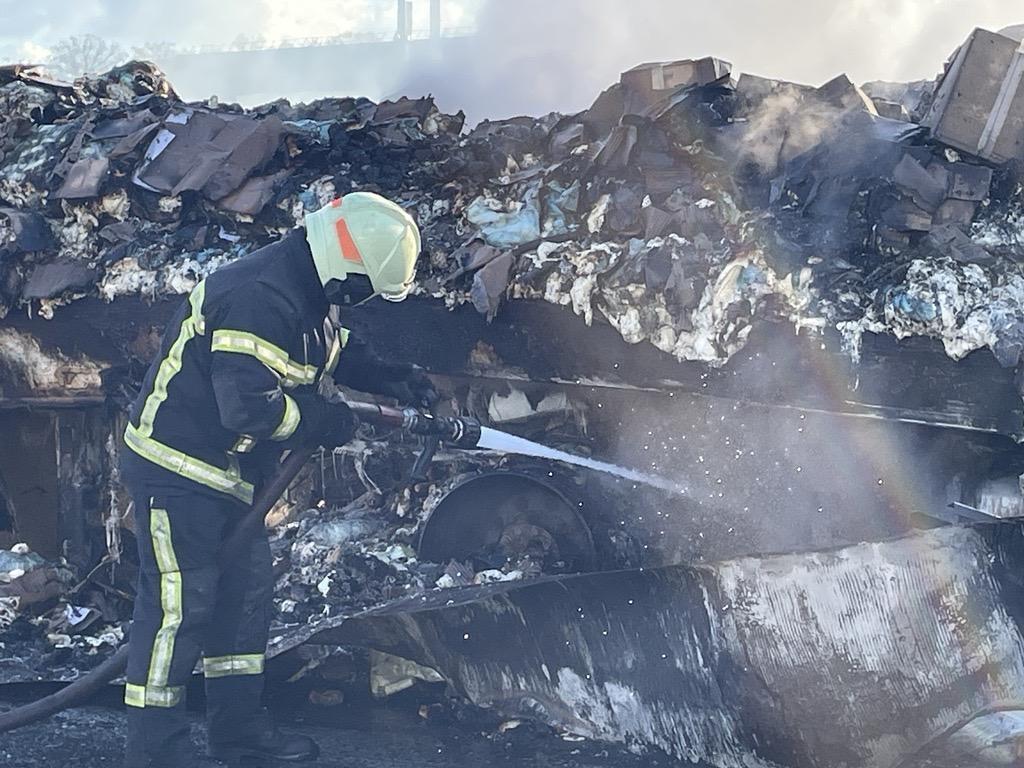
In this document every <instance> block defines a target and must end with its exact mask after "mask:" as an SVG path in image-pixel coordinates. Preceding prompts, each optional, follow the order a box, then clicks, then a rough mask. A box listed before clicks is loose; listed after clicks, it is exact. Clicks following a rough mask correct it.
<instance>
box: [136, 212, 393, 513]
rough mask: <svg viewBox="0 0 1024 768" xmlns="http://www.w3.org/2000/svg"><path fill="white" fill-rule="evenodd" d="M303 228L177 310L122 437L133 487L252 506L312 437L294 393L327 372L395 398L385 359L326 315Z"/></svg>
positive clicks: (207, 283) (310, 387)
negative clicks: (266, 479) (291, 450)
mask: <svg viewBox="0 0 1024 768" xmlns="http://www.w3.org/2000/svg"><path fill="white" fill-rule="evenodd" d="M329 310H330V305H329V304H328V302H327V299H326V298H325V296H324V290H323V287H322V285H321V283H320V280H319V278H318V276H317V272H316V267H315V265H314V263H313V259H312V255H311V253H310V250H309V245H308V244H307V241H306V237H305V231H304V230H302V229H298V230H295V231H293V232H292V233H290V234H289V235H287V236H286V237H284V238H282V239H281V240H280V241H278V242H276V243H273V244H271V245H268V246H266V247H264V248H262V249H260V250H259V251H256V252H255V253H253V254H252V255H250V256H248V257H246V258H244V259H240V260H239V261H237V262H235V263H234V264H231V265H229V266H227V267H224V268H222V269H220V270H218V271H217V272H216V273H214V274H213V275H211V276H210V277H208V278H207V279H205V280H204V281H202V282H201V283H199V284H198V285H197V286H196V287H195V288H194V289H193V290H192V292H191V294H190V295H189V298H188V301H186V302H185V303H184V304H183V305H182V307H181V308H180V309H179V310H178V312H177V314H175V316H174V318H173V319H172V321H171V322H170V324H169V326H168V328H167V331H166V333H165V335H164V341H163V345H162V347H161V351H160V354H159V355H158V357H157V359H156V360H155V362H154V363H153V365H152V366H151V367H150V369H149V372H148V373H147V375H146V378H145V381H144V383H143V387H142V391H141V393H140V395H139V397H138V398H137V399H136V401H135V403H134V405H133V407H132V410H131V413H130V417H129V424H128V426H127V429H126V430H125V435H124V441H125V444H126V446H127V448H128V449H130V450H129V451H125V452H124V454H123V456H124V458H123V460H122V473H123V477H124V480H125V481H126V483H127V484H128V485H129V487H134V488H139V487H143V486H145V487H149V488H154V487H155V488H183V489H185V490H191V491H200V492H206V493H211V494H216V495H218V496H222V497H223V496H229V497H232V498H234V499H237V500H239V501H241V502H243V503H246V504H249V503H251V502H252V499H253V495H254V493H255V489H256V488H257V487H258V486H259V484H260V482H261V481H262V479H263V476H264V474H265V471H266V470H265V468H266V467H268V466H271V465H272V463H273V462H274V461H275V460H276V459H278V458H280V455H281V452H282V451H283V450H284V449H285V448H288V447H289V446H290V445H292V444H294V443H295V442H296V441H298V440H300V439H301V438H302V435H303V422H302V413H301V410H300V407H299V405H298V402H297V400H301V399H302V398H301V397H298V398H297V397H296V395H297V393H300V392H303V391H304V390H305V391H308V392H312V391H314V390H315V388H316V387H317V386H318V385H319V383H320V382H321V380H322V379H323V378H324V377H332V378H333V379H334V380H335V382H337V383H339V384H342V385H345V386H349V387H353V388H355V389H360V390H363V391H367V392H386V391H387V390H386V385H387V382H388V381H391V380H395V379H398V378H401V376H402V374H403V371H402V370H401V369H402V367H401V366H396V365H391V364H387V363H384V362H383V361H382V360H380V359H379V358H377V357H376V356H375V355H374V354H373V353H372V351H371V350H370V349H369V348H368V347H367V346H366V345H365V344H363V343H360V342H359V341H358V340H357V339H354V338H352V334H350V332H349V331H348V330H346V329H344V328H341V327H340V326H338V325H337V324H336V323H335V322H333V321H332V319H331V318H330V316H329V314H330V313H329Z"/></svg>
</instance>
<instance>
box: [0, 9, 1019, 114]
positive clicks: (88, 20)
mask: <svg viewBox="0 0 1024 768" xmlns="http://www.w3.org/2000/svg"><path fill="white" fill-rule="evenodd" d="M414 7H415V9H416V10H415V14H414V26H415V27H416V28H418V29H425V28H426V27H427V13H428V2H427V0H414ZM444 18H445V25H446V26H447V27H460V28H461V27H471V26H472V27H475V28H477V29H478V34H477V36H476V38H475V40H476V44H475V45H473V46H472V47H469V48H464V49H463V53H462V54H461V55H460V56H457V57H453V58H451V59H450V60H445V61H441V62H437V63H435V64H434V65H433V66H430V67H417V68H416V71H406V72H402V73H401V74H400V75H399V76H395V75H393V74H389V75H388V77H389V79H390V81H389V82H383V81H382V84H381V86H380V88H381V93H377V94H364V95H368V96H371V97H375V98H380V97H382V96H386V95H394V94H396V93H399V92H404V93H408V94H410V95H419V94H421V93H427V92H431V93H434V94H435V95H436V96H437V97H438V99H439V101H440V102H441V105H442V106H443V107H445V108H447V109H457V108H459V107H463V106H466V107H469V108H470V110H471V111H473V112H476V113H478V114H486V115H493V116H495V117H500V116H506V115H510V114H516V113H535V114H536V113H541V112H546V111H551V110H558V111H570V110H575V109H580V108H584V107H586V106H588V105H589V103H590V102H591V101H592V100H593V98H594V96H595V95H596V94H597V93H598V92H599V91H600V90H601V89H602V88H604V87H605V86H607V85H608V84H610V83H611V82H614V81H615V80H616V79H617V77H618V74H619V72H621V71H622V70H624V69H627V68H629V67H630V66H632V65H634V64H636V63H639V62H641V61H651V60H663V59H679V58H691V57H699V56H705V55H716V56H719V57H721V58H725V59H727V60H729V61H731V62H732V63H733V65H734V68H735V69H736V70H737V71H746V72H752V73H756V74H759V75H764V76H769V77H779V78H783V79H788V80H794V81H798V82H805V83H810V84H820V83H822V82H825V81H827V80H829V79H831V78H832V77H833V76H835V75H837V74H839V73H841V72H847V73H848V74H849V75H850V76H851V78H852V79H853V80H855V81H857V82H865V81H868V80H874V79H886V80H913V79H920V78H932V77H934V76H935V75H936V74H938V73H939V72H940V71H941V69H942V65H943V62H944V61H945V59H946V58H947V57H948V56H949V55H950V53H951V52H952V51H953V50H954V49H955V48H956V46H957V45H959V44H960V43H961V42H963V40H964V39H965V38H966V37H967V35H968V34H969V33H970V31H971V29H973V28H974V27H976V26H981V27H986V28H989V29H993V30H999V29H1001V28H1003V27H1006V26H1009V25H1013V24H1020V23H1024V4H1021V2H1020V0H701V1H697V0H444ZM0 19H3V24H2V25H0V59H11V58H21V59H25V58H33V57H35V58H37V59H38V58H39V57H41V56H45V54H46V50H47V47H48V46H50V45H52V44H53V43H54V41H56V40H58V39H60V38H62V37H66V36H69V35H74V34H84V33H91V34H98V35H101V36H103V37H106V38H109V39H112V40H115V41H117V42H119V43H120V44H121V45H122V46H123V47H125V48H126V49H129V50H130V49H131V48H132V47H133V46H137V45H144V44H146V43H159V42H171V43H174V44H176V45H178V46H183V47H193V46H200V45H213V46H225V47H226V46H228V45H230V44H231V43H232V42H233V41H234V40H236V39H238V38H240V37H249V38H251V37H255V36H261V37H263V38H265V39H267V40H282V39H294V38H301V37H307V36H329V35H340V34H345V33H353V32H378V33H381V34H384V35H390V34H392V33H393V32H394V29H395V2H394V1H393V0H288V1H287V2H281V0H216V1H215V2H210V0H174V2H166V1H163V0H161V1H160V2H155V1H154V0H33V1H32V2H26V1H25V0H0ZM206 95H208V94H202V96H206ZM280 95H282V96H289V95H290V94H280ZM336 95H345V94H336Z"/></svg>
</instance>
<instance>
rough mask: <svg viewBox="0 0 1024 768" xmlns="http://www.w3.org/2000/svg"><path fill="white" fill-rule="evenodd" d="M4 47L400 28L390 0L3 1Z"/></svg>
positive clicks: (210, 40)
mask: <svg viewBox="0 0 1024 768" xmlns="http://www.w3.org/2000/svg"><path fill="white" fill-rule="evenodd" d="M0 18H3V20H4V24H3V27H4V28H3V30H0V44H2V45H3V46H4V47H5V48H6V49H7V50H16V49H18V48H19V47H21V46H22V45H24V44H25V43H26V42H31V43H33V44H35V45H52V44H53V43H54V42H56V41H57V40H59V39H61V38H63V37H69V36H72V35H84V34H92V35H96V36H98V37H101V38H104V39H106V40H112V41H115V42H118V43H120V44H121V45H123V46H125V47H127V48H131V47H134V46H141V45H144V44H146V43H156V42H159V43H172V44H174V45H177V46H179V47H184V48H190V47H195V46H200V45H213V46H226V45H228V44H230V43H232V42H233V41H234V40H236V39H238V38H241V37H245V38H263V39H266V40H273V41H276V40H284V39H291V38H304V37H329V36H333V35H340V34H344V33H346V32H363V31H382V32H383V31H387V32H393V31H394V22H395V19H394V3H392V2H390V0H291V1H290V2H287V3H284V2H280V0H221V1H220V2H215V3H211V2H207V0H175V2H159V0H156V1H152V0H151V1H150V2H138V0H36V1H35V2H32V3H28V2H22V1H21V0H0Z"/></svg>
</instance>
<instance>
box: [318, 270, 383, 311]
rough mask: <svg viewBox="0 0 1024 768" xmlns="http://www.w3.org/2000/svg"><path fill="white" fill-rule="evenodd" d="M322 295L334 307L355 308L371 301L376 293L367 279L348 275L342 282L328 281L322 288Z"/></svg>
mask: <svg viewBox="0 0 1024 768" xmlns="http://www.w3.org/2000/svg"><path fill="white" fill-rule="evenodd" d="M324 295H325V296H326V297H327V301H329V302H330V303H331V304H334V305H336V306H339V307H355V306H358V305H360V304H362V303H364V302H366V301H368V300H369V299H372V298H373V297H374V296H375V295H376V293H375V291H374V290H373V284H372V283H371V282H370V278H369V277H367V276H366V275H356V274H349V275H348V277H346V278H345V279H344V280H329V281H328V282H327V285H325V286H324Z"/></svg>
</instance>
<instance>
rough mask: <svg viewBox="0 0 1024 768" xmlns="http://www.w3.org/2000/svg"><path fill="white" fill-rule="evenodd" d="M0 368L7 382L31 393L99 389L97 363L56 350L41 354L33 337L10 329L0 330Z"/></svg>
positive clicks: (99, 368)
mask: <svg viewBox="0 0 1024 768" xmlns="http://www.w3.org/2000/svg"><path fill="white" fill-rule="evenodd" d="M0 368H2V369H5V371H6V373H7V374H8V375H7V376H5V378H7V379H8V380H9V381H12V382H20V383H22V384H23V385H24V386H25V387H27V388H28V389H30V390H35V391H57V392H61V393H64V394H68V393H81V392H87V391H94V392H100V391H101V390H102V381H101V378H100V374H101V373H102V371H103V368H102V367H101V366H100V364H99V363H96V362H95V361H93V360H89V359H88V358H86V357H75V358H72V357H68V356H66V355H64V354H62V353H61V352H58V351H55V350H53V351H51V350H45V351H44V350H43V349H42V348H41V347H40V346H39V342H38V341H37V340H36V338H35V337H33V336H31V335H29V334H25V333H20V332H19V331H16V330H14V329H13V328H0Z"/></svg>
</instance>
